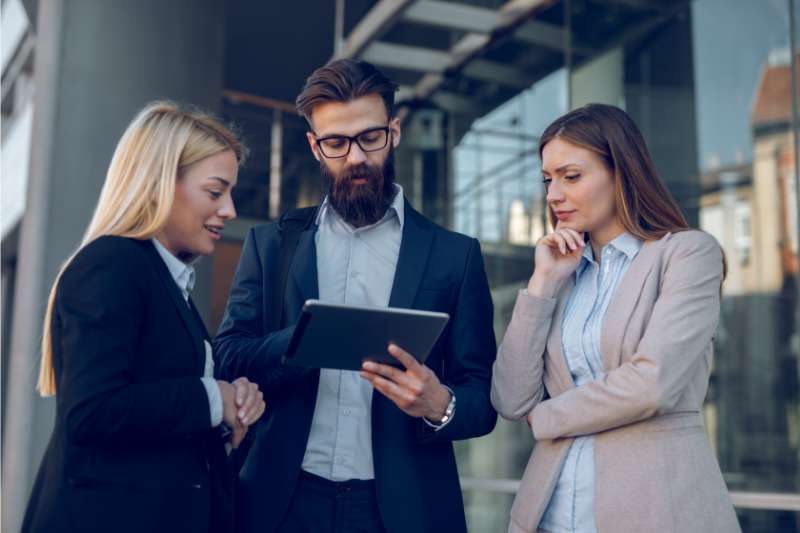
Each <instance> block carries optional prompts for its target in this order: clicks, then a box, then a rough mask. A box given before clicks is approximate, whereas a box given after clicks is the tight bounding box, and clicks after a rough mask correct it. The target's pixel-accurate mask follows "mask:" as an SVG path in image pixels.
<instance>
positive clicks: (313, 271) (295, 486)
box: [214, 60, 496, 533]
mask: <svg viewBox="0 0 800 533" xmlns="http://www.w3.org/2000/svg"><path fill="white" fill-rule="evenodd" d="M396 89H397V86H396V85H395V84H394V83H393V82H392V81H391V80H389V79H388V78H387V77H386V76H385V75H384V74H383V73H382V72H380V71H379V70H378V69H376V68H375V67H374V66H372V65H370V64H369V63H366V62H355V61H351V60H339V61H334V62H332V63H330V64H328V65H326V66H324V67H322V68H319V69H317V70H316V71H314V72H313V73H312V74H311V76H310V77H309V78H308V80H307V81H306V84H305V86H304V88H303V90H302V92H301V93H300V95H299V96H298V97H297V101H296V104H297V109H298V112H299V113H300V114H301V115H302V116H304V117H305V118H306V120H307V121H308V124H309V127H310V130H309V131H308V133H307V138H308V144H309V146H310V148H311V153H312V154H313V155H314V157H315V158H316V159H317V161H319V164H320V173H321V177H322V181H323V185H324V187H325V189H326V196H325V199H324V201H323V202H322V204H321V205H320V206H318V207H316V208H314V210H313V212H310V214H311V217H310V218H309V219H308V220H309V223H307V224H306V225H305V226H304V227H303V229H302V231H301V232H299V236H298V237H297V238H296V241H295V242H296V248H295V249H294V255H293V256H292V259H291V262H290V263H289V262H286V263H285V264H286V265H287V267H286V268H288V272H287V273H286V275H285V276H284V277H283V278H281V276H280V275H278V274H279V273H278V272H276V271H277V270H281V266H280V265H281V262H282V261H281V260H282V259H283V260H285V257H283V256H282V254H285V253H286V251H285V250H286V248H287V246H286V245H285V241H286V239H287V237H286V231H285V227H284V226H285V225H286V224H288V223H289V222H290V221H291V220H290V219H291V216H290V217H289V218H288V219H287V215H285V216H284V217H283V218H282V219H281V220H280V221H278V222H273V223H268V224H265V225H263V226H258V227H255V228H253V229H251V230H250V233H249V235H248V237H247V239H246V241H245V244H244V248H243V251H242V256H241V259H240V262H239V267H238V269H237V272H236V276H235V279H234V281H233V285H232V288H231V293H230V297H229V301H228V306H227V309H226V313H225V318H224V320H223V323H222V325H221V327H220V331H219V334H218V336H217V338H216V340H215V343H214V344H215V355H216V359H217V360H218V361H219V372H220V375H221V376H223V377H224V376H227V375H231V376H233V375H235V376H237V377H238V376H246V377H247V378H248V379H250V380H251V381H253V382H256V383H258V385H259V387H260V388H261V390H262V391H264V395H265V400H266V402H267V412H266V414H265V416H264V419H263V420H262V423H260V424H259V425H258V426H257V428H256V431H255V435H256V437H255V441H254V443H253V444H252V448H251V449H250V451H249V454H248V455H247V458H246V460H245V461H244V465H243V467H242V469H241V472H240V474H239V479H238V486H237V493H236V497H237V530H238V531H241V532H245V533H269V532H281V533H297V532H315V533H316V532H320V533H325V532H334V531H335V532H339V533H349V532H364V531H378V532H380V531H387V532H389V533H408V532H415V533H421V532H432V533H433V532H435V533H442V532H445V531H446V532H455V533H460V532H466V521H465V517H464V508H463V501H462V497H461V490H460V486H459V480H458V472H457V470H456V461H455V456H454V453H453V441H454V440H459V439H469V438H473V437H478V436H481V435H485V434H487V433H489V432H491V431H492V429H493V428H494V425H495V421H496V413H495V411H494V410H493V408H492V406H491V403H490V400H489V389H490V382H491V367H492V363H493V361H494V358H495V352H496V345H495V337H494V333H493V327H492V301H491V296H490V293H489V286H488V283H487V279H486V273H485V270H484V266H483V259H482V257H481V251H480V246H479V244H478V241H477V240H475V239H472V238H469V237H466V236H464V235H460V234H457V233H454V232H451V231H448V230H445V229H443V228H441V227H439V226H437V225H435V224H434V223H433V222H431V221H430V220H428V219H426V218H425V217H423V216H422V215H421V214H420V213H418V212H417V211H415V210H414V209H413V208H412V207H411V205H410V204H409V202H408V200H407V199H406V198H405V197H404V195H403V189H402V187H400V185H398V184H397V183H395V171H394V156H393V153H394V149H395V148H396V147H397V146H398V144H399V143H400V121H399V120H398V119H397V118H396V117H394V93H395V91H396ZM295 218H297V217H295ZM295 222H296V220H295ZM275 279H281V280H285V283H281V282H280V281H279V282H278V283H275V282H273V281H271V280H275ZM276 298H277V300H276ZM312 298H314V299H319V300H322V301H323V302H330V303H339V304H342V303H343V304H354V305H362V306H373V307H375V306H377V307H386V306H391V307H404V308H411V309H420V310H427V311H442V312H446V313H448V314H449V315H450V321H449V323H448V325H447V327H446V329H445V330H444V332H443V333H442V336H441V337H440V339H439V341H438V342H437V343H436V345H435V346H434V348H433V350H432V351H431V353H430V355H429V356H428V358H427V360H426V364H424V365H423V364H420V363H419V362H418V361H417V360H416V359H415V358H414V356H413V355H412V354H408V353H406V352H404V351H403V350H402V349H400V348H399V347H397V346H394V345H390V346H389V347H388V348H387V349H388V351H389V353H390V354H391V355H392V356H394V357H395V358H397V360H398V361H399V363H400V364H401V365H402V369H399V368H396V367H393V366H389V365H382V364H376V363H365V364H364V367H363V368H362V370H361V371H360V372H355V371H348V370H333V369H322V370H319V369H304V368H300V367H295V366H289V365H286V366H285V365H284V364H283V362H282V356H283V355H284V353H285V352H286V349H287V347H288V343H289V339H290V338H291V336H292V333H293V331H294V328H295V324H296V322H297V320H298V319H299V317H300V314H301V311H302V307H303V303H304V302H305V301H306V300H307V299H312ZM276 301H277V303H278V305H277V306H276V305H275V302H276ZM276 310H277V311H276ZM251 433H253V432H252V431H251Z"/></svg>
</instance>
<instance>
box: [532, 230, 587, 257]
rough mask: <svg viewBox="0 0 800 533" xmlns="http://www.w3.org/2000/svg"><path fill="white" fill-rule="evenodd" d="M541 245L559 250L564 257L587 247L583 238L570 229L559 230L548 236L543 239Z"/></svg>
mask: <svg viewBox="0 0 800 533" xmlns="http://www.w3.org/2000/svg"><path fill="white" fill-rule="evenodd" d="M540 243H541V244H544V245H545V246H548V247H550V248H558V250H559V251H560V252H561V254H562V255H568V254H570V253H572V252H574V251H576V250H578V249H580V248H583V246H584V245H585V242H584V240H583V236H582V235H581V234H580V233H578V232H577V231H575V230H573V229H569V228H562V229H558V230H556V231H555V232H553V233H550V234H549V235H546V236H545V237H543V238H542V239H541V241H540Z"/></svg>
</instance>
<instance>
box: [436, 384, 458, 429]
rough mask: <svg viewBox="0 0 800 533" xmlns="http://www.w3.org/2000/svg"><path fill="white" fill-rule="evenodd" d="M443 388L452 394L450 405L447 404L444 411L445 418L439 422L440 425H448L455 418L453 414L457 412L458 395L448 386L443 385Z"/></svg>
mask: <svg viewBox="0 0 800 533" xmlns="http://www.w3.org/2000/svg"><path fill="white" fill-rule="evenodd" d="M442 387H444V388H445V389H447V390H448V392H450V403H448V404H447V408H446V409H445V410H444V416H442V419H441V420H440V421H439V424H446V423H447V422H448V421H449V420H450V419H451V418H453V413H455V412H456V395H455V393H454V392H453V389H451V388H450V387H448V386H447V385H442Z"/></svg>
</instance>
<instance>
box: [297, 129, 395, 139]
mask: <svg viewBox="0 0 800 533" xmlns="http://www.w3.org/2000/svg"><path fill="white" fill-rule="evenodd" d="M387 127H388V126H370V127H369V128H364V129H363V130H361V131H357V132H356V133H355V134H354V135H352V137H358V136H359V135H361V134H362V133H366V132H368V131H372V130H382V129H384V128H387ZM312 132H313V133H314V135H316V136H317V138H319V139H329V138H330V137H351V135H345V134H344V133H324V134H323V133H316V132H314V131H313V130H312Z"/></svg>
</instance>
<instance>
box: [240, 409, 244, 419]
mask: <svg viewBox="0 0 800 533" xmlns="http://www.w3.org/2000/svg"><path fill="white" fill-rule="evenodd" d="M239 418H244V409H243V410H241V411H239Z"/></svg>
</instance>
